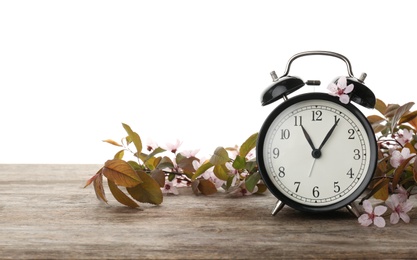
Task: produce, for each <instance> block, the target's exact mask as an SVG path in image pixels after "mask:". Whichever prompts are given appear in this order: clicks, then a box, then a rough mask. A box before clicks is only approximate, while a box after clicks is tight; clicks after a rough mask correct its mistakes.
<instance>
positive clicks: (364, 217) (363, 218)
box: [358, 213, 372, 227]
mask: <svg viewBox="0 0 417 260" xmlns="http://www.w3.org/2000/svg"><path fill="white" fill-rule="evenodd" d="M358 222H359V223H360V224H361V225H362V226H365V227H367V226H369V225H371V224H372V220H371V219H370V218H369V215H368V214H366V213H365V214H362V215H361V216H360V217H359V218H358Z"/></svg>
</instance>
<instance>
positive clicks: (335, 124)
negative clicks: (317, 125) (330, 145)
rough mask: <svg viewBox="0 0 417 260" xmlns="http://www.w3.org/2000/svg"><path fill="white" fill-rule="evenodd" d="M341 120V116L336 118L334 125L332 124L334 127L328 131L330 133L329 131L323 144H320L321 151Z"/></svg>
mask: <svg viewBox="0 0 417 260" xmlns="http://www.w3.org/2000/svg"><path fill="white" fill-rule="evenodd" d="M339 120H340V118H339V119H337V120H336V122H335V123H334V125H333V126H332V128H330V130H329V132H328V133H327V135H326V136H325V137H324V140H323V142H321V145H320V147H319V149H318V150H319V151H321V148H323V146H324V144H325V143H326V142H327V140H329V138H330V136H331V135H332V133H333V131H334V129H335V128H336V126H337V123H339Z"/></svg>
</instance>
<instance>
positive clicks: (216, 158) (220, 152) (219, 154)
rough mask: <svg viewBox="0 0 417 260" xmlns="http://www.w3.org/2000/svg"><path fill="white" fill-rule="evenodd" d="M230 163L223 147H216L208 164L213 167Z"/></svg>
mask: <svg viewBox="0 0 417 260" xmlns="http://www.w3.org/2000/svg"><path fill="white" fill-rule="evenodd" d="M229 161H230V158H229V154H228V153H227V151H226V149H224V148H223V147H217V148H216V150H215V151H214V154H213V156H211V158H210V162H211V163H212V164H213V165H221V164H225V163H227V162H229Z"/></svg>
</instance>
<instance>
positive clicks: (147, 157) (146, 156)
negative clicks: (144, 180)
mask: <svg viewBox="0 0 417 260" xmlns="http://www.w3.org/2000/svg"><path fill="white" fill-rule="evenodd" d="M165 151H166V150H164V149H162V148H161V147H157V148H156V149H154V150H153V151H152V152H151V153H150V154H145V153H141V154H140V155H139V158H140V159H141V160H142V161H143V163H146V162H147V161H148V160H149V159H150V158H152V157H154V156H155V155H157V154H158V153H163V152H165Z"/></svg>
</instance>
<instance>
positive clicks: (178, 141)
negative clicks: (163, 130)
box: [166, 139, 182, 153]
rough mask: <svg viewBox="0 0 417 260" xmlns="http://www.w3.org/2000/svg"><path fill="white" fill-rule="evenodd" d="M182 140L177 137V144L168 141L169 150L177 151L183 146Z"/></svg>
mask: <svg viewBox="0 0 417 260" xmlns="http://www.w3.org/2000/svg"><path fill="white" fill-rule="evenodd" d="M181 144H182V142H180V140H178V139H177V141H176V142H175V144H171V143H167V144H166V147H167V149H166V150H167V151H171V152H172V153H177V150H178V148H179V147H180V146H181Z"/></svg>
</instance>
